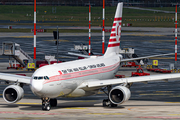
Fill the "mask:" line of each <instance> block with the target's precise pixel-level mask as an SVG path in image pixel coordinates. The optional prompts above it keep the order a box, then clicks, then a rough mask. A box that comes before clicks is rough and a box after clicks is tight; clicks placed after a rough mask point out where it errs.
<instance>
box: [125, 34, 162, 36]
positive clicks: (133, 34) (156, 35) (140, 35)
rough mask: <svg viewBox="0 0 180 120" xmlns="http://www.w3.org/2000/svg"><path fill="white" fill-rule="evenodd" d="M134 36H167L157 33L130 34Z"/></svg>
mask: <svg viewBox="0 0 180 120" xmlns="http://www.w3.org/2000/svg"><path fill="white" fill-rule="evenodd" d="M128 35H132V36H165V35H156V34H128Z"/></svg>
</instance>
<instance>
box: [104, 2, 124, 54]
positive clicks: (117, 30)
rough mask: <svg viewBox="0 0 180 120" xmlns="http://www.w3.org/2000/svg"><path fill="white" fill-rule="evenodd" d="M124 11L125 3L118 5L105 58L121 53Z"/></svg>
mask: <svg viewBox="0 0 180 120" xmlns="http://www.w3.org/2000/svg"><path fill="white" fill-rule="evenodd" d="M122 9H123V3H118V5H117V9H116V14H115V17H114V22H113V26H112V30H111V36H110V39H109V43H108V47H107V50H106V53H105V56H106V55H109V54H111V53H116V54H118V53H119V45H120V38H121V22H122Z"/></svg>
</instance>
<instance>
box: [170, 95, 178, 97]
mask: <svg viewBox="0 0 180 120" xmlns="http://www.w3.org/2000/svg"><path fill="white" fill-rule="evenodd" d="M170 97H180V95H172V96H170Z"/></svg>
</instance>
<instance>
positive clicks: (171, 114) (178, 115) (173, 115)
mask: <svg viewBox="0 0 180 120" xmlns="http://www.w3.org/2000/svg"><path fill="white" fill-rule="evenodd" d="M168 115H171V116H180V114H168Z"/></svg>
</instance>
